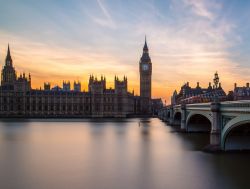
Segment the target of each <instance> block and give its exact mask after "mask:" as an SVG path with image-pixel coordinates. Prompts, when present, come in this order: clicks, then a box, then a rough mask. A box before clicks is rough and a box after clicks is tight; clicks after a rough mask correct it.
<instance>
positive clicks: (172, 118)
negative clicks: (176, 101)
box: [169, 106, 174, 125]
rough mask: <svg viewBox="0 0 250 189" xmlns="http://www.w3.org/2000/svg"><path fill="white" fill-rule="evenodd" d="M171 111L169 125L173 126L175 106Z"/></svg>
mask: <svg viewBox="0 0 250 189" xmlns="http://www.w3.org/2000/svg"><path fill="white" fill-rule="evenodd" d="M169 110H170V118H169V124H170V125H173V124H174V108H173V106H171V107H170V109H169Z"/></svg>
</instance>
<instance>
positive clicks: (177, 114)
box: [173, 111, 181, 125]
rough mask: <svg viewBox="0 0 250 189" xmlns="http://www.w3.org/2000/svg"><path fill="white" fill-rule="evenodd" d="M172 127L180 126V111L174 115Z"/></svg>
mask: <svg viewBox="0 0 250 189" xmlns="http://www.w3.org/2000/svg"><path fill="white" fill-rule="evenodd" d="M173 123H174V125H181V112H180V111H176V112H175V113H174V122H173Z"/></svg>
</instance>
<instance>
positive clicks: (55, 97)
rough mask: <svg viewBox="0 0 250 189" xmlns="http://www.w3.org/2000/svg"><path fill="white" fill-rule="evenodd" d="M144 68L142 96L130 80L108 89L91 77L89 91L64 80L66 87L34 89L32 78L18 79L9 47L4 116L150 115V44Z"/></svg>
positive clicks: (0, 98) (0, 101)
mask: <svg viewBox="0 0 250 189" xmlns="http://www.w3.org/2000/svg"><path fill="white" fill-rule="evenodd" d="M139 65H140V92H141V93H140V94H141V95H140V96H135V95H134V92H129V91H128V79H127V77H125V76H124V77H123V78H122V79H119V78H118V77H117V76H115V78H114V88H107V87H106V78H105V77H103V76H102V77H101V78H100V79H98V78H97V77H94V76H93V75H90V77H89V83H88V91H87V92H85V91H82V88H81V83H80V82H79V81H78V82H74V83H73V89H72V88H71V84H70V82H69V81H63V85H62V87H60V86H54V87H51V84H50V83H44V88H43V89H32V87H31V75H30V74H29V75H28V76H26V75H25V73H23V74H20V76H19V77H17V74H16V71H15V68H14V66H13V61H12V57H11V53H10V48H9V46H8V50H7V56H6V59H5V65H4V66H3V69H2V73H1V87H0V117H24V118H32V117H53V118H55V117H79V118H83V117H128V116H136V115H150V113H151V74H152V63H151V60H150V57H149V54H148V47H147V42H146V41H145V45H144V48H143V55H142V58H141V61H140V63H139Z"/></svg>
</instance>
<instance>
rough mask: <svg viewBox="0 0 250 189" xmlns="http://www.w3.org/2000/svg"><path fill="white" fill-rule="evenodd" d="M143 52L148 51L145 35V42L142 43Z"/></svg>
mask: <svg viewBox="0 0 250 189" xmlns="http://www.w3.org/2000/svg"><path fill="white" fill-rule="evenodd" d="M143 52H144V53H147V52H148V45H147V37H146V35H145V43H144V47H143Z"/></svg>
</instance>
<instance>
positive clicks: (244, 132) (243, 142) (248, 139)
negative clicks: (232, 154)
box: [221, 115, 250, 150]
mask: <svg viewBox="0 0 250 189" xmlns="http://www.w3.org/2000/svg"><path fill="white" fill-rule="evenodd" d="M221 148H222V149H223V150H250V117H249V116H246V115H243V116H238V117H236V118H234V119H232V120H230V121H229V122H228V123H227V124H226V125H225V127H224V128H223V130H222V133H221Z"/></svg>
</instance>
